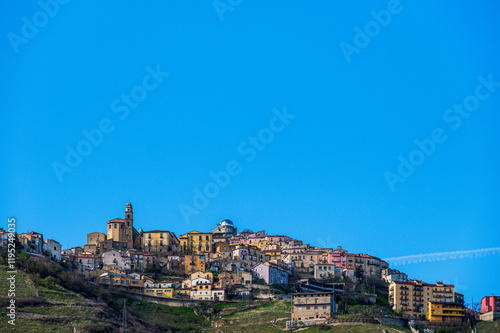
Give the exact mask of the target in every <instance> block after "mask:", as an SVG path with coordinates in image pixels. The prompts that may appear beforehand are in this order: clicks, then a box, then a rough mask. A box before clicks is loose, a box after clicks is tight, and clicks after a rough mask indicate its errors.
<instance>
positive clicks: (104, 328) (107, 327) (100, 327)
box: [82, 323, 117, 333]
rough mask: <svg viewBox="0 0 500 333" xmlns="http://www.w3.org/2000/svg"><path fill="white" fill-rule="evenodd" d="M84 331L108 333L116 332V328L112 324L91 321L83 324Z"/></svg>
mask: <svg viewBox="0 0 500 333" xmlns="http://www.w3.org/2000/svg"><path fill="white" fill-rule="evenodd" d="M82 331H84V332H88V333H108V332H110V333H111V332H116V331H117V330H116V328H115V327H114V326H113V325H111V324H103V323H91V324H87V325H85V326H83V328H82Z"/></svg>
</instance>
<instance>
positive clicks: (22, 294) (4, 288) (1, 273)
mask: <svg viewBox="0 0 500 333" xmlns="http://www.w3.org/2000/svg"><path fill="white" fill-rule="evenodd" d="M7 271H8V268H7V267H6V266H1V265H0V297H7V295H8V293H9V281H8V280H7V278H8V277H9V275H10V274H8V273H7ZM31 296H36V288H35V286H34V283H33V282H32V281H31V280H30V279H29V278H27V276H26V274H25V273H23V272H22V271H18V273H17V274H16V298H28V297H31Z"/></svg>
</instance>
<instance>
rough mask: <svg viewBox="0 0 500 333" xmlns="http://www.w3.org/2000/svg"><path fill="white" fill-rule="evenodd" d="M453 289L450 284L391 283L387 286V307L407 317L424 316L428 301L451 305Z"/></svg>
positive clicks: (416, 281)
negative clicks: (401, 311) (401, 312)
mask: <svg viewBox="0 0 500 333" xmlns="http://www.w3.org/2000/svg"><path fill="white" fill-rule="evenodd" d="M454 292H455V287H454V286H453V285H452V284H443V283H442V282H437V283H436V284H429V283H425V282H422V281H418V280H415V281H414V282H402V281H393V282H391V284H390V285H389V305H390V306H391V307H392V308H393V310H394V311H400V310H403V313H404V314H405V315H406V316H409V317H414V318H416V317H418V316H420V315H422V314H426V313H427V311H428V304H429V301H432V302H435V303H438V302H442V303H453V302H454Z"/></svg>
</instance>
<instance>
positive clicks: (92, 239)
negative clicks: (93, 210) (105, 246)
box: [87, 232, 107, 245]
mask: <svg viewBox="0 0 500 333" xmlns="http://www.w3.org/2000/svg"><path fill="white" fill-rule="evenodd" d="M106 239H107V238H106V234H104V233H102V232H91V233H90V234H87V244H89V245H91V244H94V245H99V244H100V243H101V242H103V241H105V240H106Z"/></svg>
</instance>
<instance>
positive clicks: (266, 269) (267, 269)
mask: <svg viewBox="0 0 500 333" xmlns="http://www.w3.org/2000/svg"><path fill="white" fill-rule="evenodd" d="M252 274H253V276H255V277H256V278H258V279H263V280H264V282H265V283H267V284H285V285H286V284H288V272H287V271H285V270H283V269H281V268H279V267H278V266H277V265H274V264H271V263H269V262H264V263H260V264H258V265H256V266H254V267H252Z"/></svg>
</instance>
